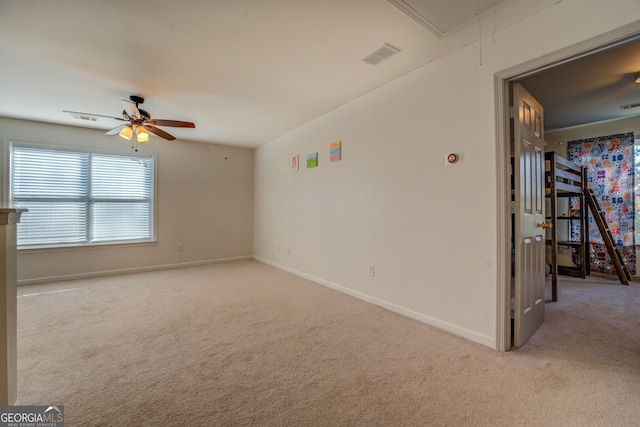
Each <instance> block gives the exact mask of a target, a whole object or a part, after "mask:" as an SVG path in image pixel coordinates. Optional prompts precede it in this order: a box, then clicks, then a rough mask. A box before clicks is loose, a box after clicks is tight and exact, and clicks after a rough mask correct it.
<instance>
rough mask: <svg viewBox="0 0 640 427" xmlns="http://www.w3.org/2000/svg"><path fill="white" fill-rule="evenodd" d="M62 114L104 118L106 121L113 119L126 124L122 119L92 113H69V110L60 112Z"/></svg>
mask: <svg viewBox="0 0 640 427" xmlns="http://www.w3.org/2000/svg"><path fill="white" fill-rule="evenodd" d="M62 112H63V113H69V114H77V115H79V116H94V117H106V118H107V119H114V120H119V121H121V122H126V120H125V119H123V118H122V117H113V116H104V115H102V114H93V113H81V112H80V111H69V110H62Z"/></svg>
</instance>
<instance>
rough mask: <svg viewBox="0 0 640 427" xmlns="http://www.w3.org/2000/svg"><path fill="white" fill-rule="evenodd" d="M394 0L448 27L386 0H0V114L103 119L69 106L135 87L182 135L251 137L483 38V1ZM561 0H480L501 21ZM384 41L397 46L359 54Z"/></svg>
mask: <svg viewBox="0 0 640 427" xmlns="http://www.w3.org/2000/svg"><path fill="white" fill-rule="evenodd" d="M400 1H403V2H404V3H406V4H407V5H409V6H410V7H412V8H414V9H415V10H417V11H422V13H429V14H433V15H434V16H428V17H426V16H423V17H422V18H424V19H425V20H426V21H429V22H431V23H440V24H441V25H442V28H444V29H445V31H444V34H442V35H436V34H434V33H433V32H432V31H430V30H428V29H427V27H426V26H425V25H424V24H421V23H419V22H418V20H417V19H414V18H415V16H414V17H411V16H409V15H408V14H407V13H406V12H405V11H403V10H401V9H400V8H398V7H396V6H395V5H394V4H392V3H391V2H390V1H388V0H309V1H300V0H271V1H264V0H182V1H179V2H177V1H172V0H126V1H124V0H92V1H87V0H56V1H51V0H30V1H13V0H0V94H1V96H0V116H5V117H12V118H22V119H30V120H38V121H44V122H51V123H60V124H67V125H73V126H84V127H95V128H99V129H103V130H105V131H106V130H108V129H110V128H112V127H115V126H116V125H118V124H119V123H118V122H116V121H115V120H113V119H106V118H98V120H97V121H96V122H87V121H83V120H79V119H77V118H73V117H72V116H71V115H69V114H66V113H63V110H72V111H81V112H86V113H94V114H101V115H110V116H111V115H112V116H120V112H121V111H122V106H121V104H120V99H121V98H128V97H129V95H131V94H137V95H141V96H143V97H145V98H146V101H145V103H144V105H143V106H142V107H143V108H144V109H145V110H147V111H148V112H149V113H151V116H152V117H153V118H155V119H173V120H187V121H193V122H195V124H196V129H177V128H165V130H167V131H169V132H170V133H172V134H173V135H175V136H176V137H178V138H180V139H188V140H192V141H200V142H208V143H218V144H226V145H236V146H242V147H256V146H259V145H260V144H263V143H265V142H268V141H270V140H272V139H274V138H276V137H278V136H280V135H282V134H285V133H287V132H289V131H290V130H292V129H294V128H296V127H298V126H300V125H302V124H304V123H306V122H308V121H310V120H312V119H314V118H315V117H318V116H320V115H322V114H324V113H326V112H328V111H331V110H333V109H335V108H337V107H339V106H340V105H342V104H344V103H346V102H348V101H350V100H352V99H354V98H357V97H359V96H361V95H363V94H365V93H367V92H369V91H371V90H373V89H375V88H376V87H379V86H381V85H383V84H385V83H386V82H389V81H391V80H393V79H395V78H397V77H399V76H402V75H404V74H406V73H408V72H410V71H412V70H414V69H416V68H418V67H420V66H421V65H424V64H426V63H428V62H430V61H433V60H434V59H436V58H438V57H440V56H442V55H444V54H446V53H448V52H450V51H452V50H454V49H457V48H459V47H461V46H464V45H466V44H468V43H470V42H472V41H474V40H477V38H478V25H477V20H476V19H477V18H476V17H475V14H476V12H477V10H478V2H477V1H476V0H400ZM558 2H559V1H558V0H536V1H535V2H531V1H524V0H501V1H500V0H495V1H493V2H492V1H488V0H481V3H480V5H481V9H482V10H487V12H486V13H484V14H483V16H484V17H485V19H486V20H487V21H488V22H492V23H495V26H496V28H497V29H500V28H504V27H506V26H508V25H510V24H512V23H514V22H517V21H519V20H521V19H523V18H525V17H526V16H529V15H532V14H534V13H537V12H539V11H540V10H542V9H545V8H547V7H552V6H554V5H555V4H556V3H558ZM494 3H495V4H496V6H495V8H494V7H493V6H492V5H493V4H494ZM425 11H426V12H425ZM494 16H495V19H494ZM443 23H444V24H443ZM445 24H446V25H445ZM485 27H488V26H485ZM487 31H492V29H491V28H488V29H487ZM486 34H489V33H486ZM385 43H388V44H389V45H391V46H393V47H395V48H397V49H399V50H400V53H399V54H397V55H394V56H393V57H391V58H389V59H387V60H385V61H383V62H381V63H379V64H378V65H375V66H372V65H369V64H366V63H365V62H363V61H362V59H363V58H364V57H365V56H367V55H369V54H370V53H371V52H373V51H375V50H376V49H378V48H379V47H381V46H383V45H384V44H385ZM111 138H114V137H111Z"/></svg>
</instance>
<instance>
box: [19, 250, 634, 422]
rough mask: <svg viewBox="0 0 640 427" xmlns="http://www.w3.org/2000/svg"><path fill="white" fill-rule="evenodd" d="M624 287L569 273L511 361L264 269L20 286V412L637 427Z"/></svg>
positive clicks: (70, 417)
mask: <svg viewBox="0 0 640 427" xmlns="http://www.w3.org/2000/svg"><path fill="white" fill-rule="evenodd" d="M615 283H616V282H615V281H612V280H606V279H598V278H593V277H592V278H591V279H589V280H587V281H585V280H580V279H571V278H564V277H563V278H562V280H561V283H560V290H559V297H560V301H559V302H557V303H550V304H548V305H547V317H546V322H545V324H544V325H543V326H542V328H541V329H540V330H539V331H538V332H537V333H536V334H535V335H534V336H533V337H532V338H531V339H530V340H529V342H528V343H527V344H526V345H525V346H524V347H522V348H521V349H518V350H515V351H511V352H508V353H499V352H497V351H495V350H492V349H489V348H486V347H484V346H481V345H478V344H475V343H472V342H469V341H467V340H465V339H463V338H459V337H456V336H453V335H451V334H448V333H446V332H443V331H440V330H438V329H435V328H433V327H430V326H427V325H424V324H422V323H420V322H417V321H414V320H411V319H408V318H405V317H402V316H400V315H397V314H395V313H392V312H389V311H386V310H384V309H382V308H380V307H377V306H374V305H371V304H367V303H365V302H362V301H359V300H357V299H354V298H352V297H349V296H346V295H343V294H341V293H338V292H336V291H333V290H330V289H327V288H324V287H322V286H320V285H317V284H314V283H311V282H309V281H306V280H304V279H301V278H299V277H296V276H294V275H291V274H289V273H286V272H282V271H280V270H277V269H274V268H272V267H270V266H267V265H264V264H262V263H259V262H257V261H238V262H231V263H224V264H212V265H208V266H200V267H192V268H184V269H175V270H166V271H156V272H148V273H140V274H129V275H121V276H113V277H107V278H95V279H88V280H79V281H69V282H58V283H52V284H44V285H31V286H23V287H20V288H19V300H18V322H19V323H18V325H19V326H18V374H19V379H18V395H19V398H18V404H19V405H31V404H33V405H49V404H58V405H64V407H65V416H66V425H67V426H235V425H250V426H303V425H304V426H342V425H345V426H346V425H348V426H460V425H471V426H513V425H526V426H542V425H544V426H554V425H557V426H632V425H638V423H639V422H640V421H639V420H640V287H639V285H638V284H637V283H633V284H632V285H631V286H629V287H627V286H621V285H615ZM425 286H428V281H427V283H425Z"/></svg>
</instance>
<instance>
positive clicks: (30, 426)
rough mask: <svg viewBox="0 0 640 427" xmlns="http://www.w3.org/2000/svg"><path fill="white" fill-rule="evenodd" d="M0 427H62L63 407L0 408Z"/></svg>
mask: <svg viewBox="0 0 640 427" xmlns="http://www.w3.org/2000/svg"><path fill="white" fill-rule="evenodd" d="M0 427H64V406H0Z"/></svg>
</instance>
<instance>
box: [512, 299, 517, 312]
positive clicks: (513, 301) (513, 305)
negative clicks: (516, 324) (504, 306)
mask: <svg viewBox="0 0 640 427" xmlns="http://www.w3.org/2000/svg"><path fill="white" fill-rule="evenodd" d="M515 309H516V299H515V298H511V310H515Z"/></svg>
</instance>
